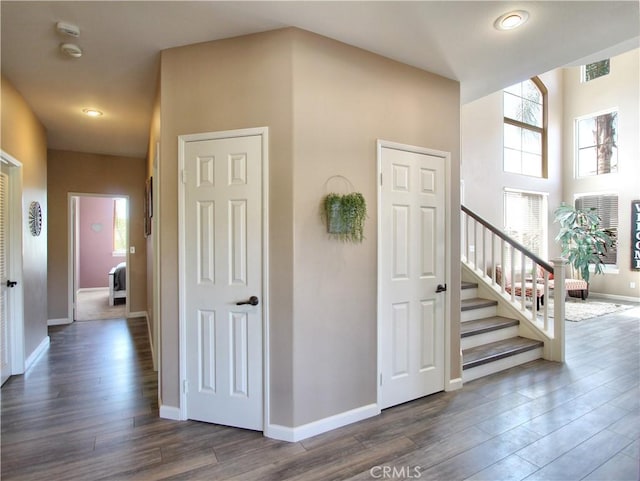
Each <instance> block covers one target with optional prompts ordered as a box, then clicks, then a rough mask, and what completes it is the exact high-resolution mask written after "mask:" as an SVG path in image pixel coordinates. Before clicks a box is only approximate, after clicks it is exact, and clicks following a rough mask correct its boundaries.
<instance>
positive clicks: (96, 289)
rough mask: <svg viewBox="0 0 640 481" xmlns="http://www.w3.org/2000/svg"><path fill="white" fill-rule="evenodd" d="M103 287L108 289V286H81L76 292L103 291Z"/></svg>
mask: <svg viewBox="0 0 640 481" xmlns="http://www.w3.org/2000/svg"><path fill="white" fill-rule="evenodd" d="M105 289H106V290H109V286H105V287H81V288H80V289H78V292H91V291H104V290H105Z"/></svg>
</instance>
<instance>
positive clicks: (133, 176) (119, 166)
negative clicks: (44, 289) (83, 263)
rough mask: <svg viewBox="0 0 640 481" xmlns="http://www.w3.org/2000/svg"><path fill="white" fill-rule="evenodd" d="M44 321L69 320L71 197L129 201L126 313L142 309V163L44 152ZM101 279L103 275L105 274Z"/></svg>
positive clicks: (73, 153)
mask: <svg viewBox="0 0 640 481" xmlns="http://www.w3.org/2000/svg"><path fill="white" fill-rule="evenodd" d="M48 159H49V160H48V172H49V175H48V179H47V185H48V195H47V197H48V203H49V214H48V222H49V240H48V247H49V262H48V298H49V319H65V318H68V292H67V289H68V285H67V282H68V278H69V275H68V274H69V272H68V269H69V267H68V266H69V244H68V242H69V212H68V211H69V207H68V206H69V200H68V194H69V193H70V192H75V193H86V194H114V195H126V196H129V214H130V219H129V245H130V246H133V247H135V248H136V253H135V254H129V266H128V270H129V282H130V285H129V286H127V287H128V289H129V292H128V296H129V297H128V299H127V302H128V303H129V310H130V311H131V312H144V311H145V310H146V304H147V299H146V269H147V266H146V242H145V239H144V228H143V222H142V219H143V205H144V204H143V202H144V181H145V161H144V159H135V158H128V157H114V156H109V155H100V154H86V153H79V152H68V151H60V150H49V152H48ZM105 275H106V273H105Z"/></svg>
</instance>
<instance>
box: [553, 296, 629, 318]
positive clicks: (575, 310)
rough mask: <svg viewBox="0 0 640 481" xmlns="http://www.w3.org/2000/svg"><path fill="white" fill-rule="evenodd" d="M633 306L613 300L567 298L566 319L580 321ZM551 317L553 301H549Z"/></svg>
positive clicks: (565, 304) (565, 306) (565, 305)
mask: <svg viewBox="0 0 640 481" xmlns="http://www.w3.org/2000/svg"><path fill="white" fill-rule="evenodd" d="M632 307H633V306H629V305H625V304H615V303H612V302H600V301H588V300H587V301H582V300H580V301H570V300H567V301H566V302H565V303H564V319H565V321H570V322H580V321H585V320H587V319H593V318H594V317H600V316H605V315H607V314H613V313H615V312H621V311H626V310H627V309H631V308H632ZM549 317H553V301H551V302H549Z"/></svg>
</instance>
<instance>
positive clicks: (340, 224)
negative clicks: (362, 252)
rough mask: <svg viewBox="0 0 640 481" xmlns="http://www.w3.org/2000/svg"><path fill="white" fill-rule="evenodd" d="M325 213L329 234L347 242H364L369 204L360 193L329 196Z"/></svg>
mask: <svg viewBox="0 0 640 481" xmlns="http://www.w3.org/2000/svg"><path fill="white" fill-rule="evenodd" d="M324 213H325V217H326V221H327V230H328V232H329V234H331V235H332V236H335V237H337V238H339V239H341V240H344V241H347V242H362V241H363V239H364V220H365V219H366V218H367V203H366V202H365V200H364V197H363V195H362V194H361V193H359V192H352V193H350V194H344V195H341V194H334V193H331V194H329V195H327V196H326V197H325V199H324Z"/></svg>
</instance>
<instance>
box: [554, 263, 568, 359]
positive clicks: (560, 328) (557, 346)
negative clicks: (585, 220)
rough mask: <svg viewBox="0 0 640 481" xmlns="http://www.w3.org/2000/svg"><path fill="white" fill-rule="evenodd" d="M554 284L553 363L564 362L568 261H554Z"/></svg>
mask: <svg viewBox="0 0 640 481" xmlns="http://www.w3.org/2000/svg"><path fill="white" fill-rule="evenodd" d="M551 263H552V264H553V283H554V285H555V286H556V287H558V288H557V289H554V290H553V348H552V353H551V360H552V361H559V362H564V297H565V295H566V293H565V290H564V289H563V288H562V286H564V279H565V268H566V265H567V260H566V259H563V258H562V257H558V258H557V259H553V260H552V261H551Z"/></svg>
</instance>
